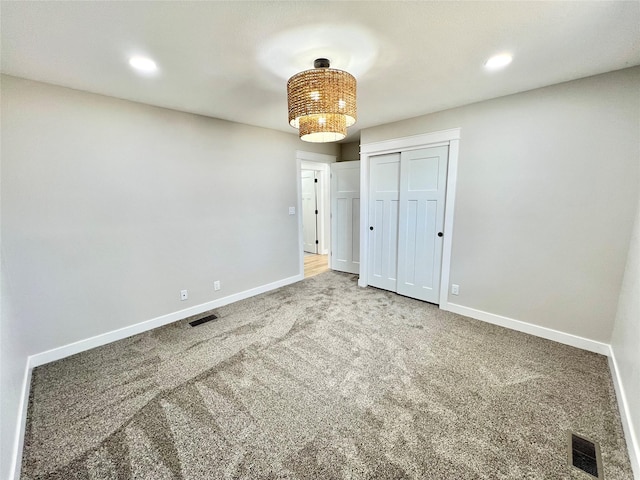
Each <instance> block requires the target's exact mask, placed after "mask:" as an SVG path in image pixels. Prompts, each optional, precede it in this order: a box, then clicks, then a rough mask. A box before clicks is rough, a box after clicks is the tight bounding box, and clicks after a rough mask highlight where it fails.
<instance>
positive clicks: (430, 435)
mask: <svg viewBox="0 0 640 480" xmlns="http://www.w3.org/2000/svg"><path fill="white" fill-rule="evenodd" d="M216 313H217V314H218V315H219V316H220V319H219V320H217V321H216V322H213V323H206V324H203V325H201V326H199V327H195V328H192V327H190V326H189V325H188V324H187V320H185V321H180V322H177V323H174V324H171V325H168V326H166V327H162V328H159V329H156V330H153V331H151V332H147V333H144V334H140V335H136V336H134V337H131V338H128V339H125V340H121V341H119V342H115V343H113V344H110V345H107V346H104V347H100V348H96V349H94V350H91V351H88V352H84V353H81V354H78V355H75V356H73V357H69V358H67V359H64V360H61V361H58V362H54V363H51V364H48V365H45V366H43V367H39V368H37V369H35V370H34V372H33V381H32V386H31V398H30V405H29V413H28V424H27V433H26V442H25V449H24V457H23V475H22V478H24V479H36V478H38V479H64V480H70V479H129V478H136V479H225V478H226V479H524V478H526V479H587V478H591V477H589V476H587V475H586V474H584V473H582V472H579V471H577V470H574V469H572V468H570V467H569V466H568V462H567V457H568V455H567V433H566V432H567V430H573V431H576V432H578V433H581V434H583V435H585V436H587V437H590V438H592V439H593V440H596V441H598V442H600V443H601V449H602V456H603V461H604V469H605V478H607V479H610V480H625V479H631V478H632V476H631V470H630V465H629V459H628V457H627V453H626V447H625V443H624V438H623V436H622V430H621V424H620V419H619V416H618V413H617V411H616V407H615V396H614V390H613V387H612V383H611V378H610V374H609V371H608V366H607V359H606V358H605V357H603V356H601V355H597V354H593V353H589V352H585V351H581V350H578V349H575V348H572V347H568V346H565V345H560V344H557V343H554V342H551V341H547V340H542V339H539V338H536V337H532V336H529V335H526V334H523V333H518V332H514V331H510V330H506V329H503V328H500V327H496V326H493V325H489V324H486V323H482V322H479V321H475V320H471V319H468V318H465V317H461V316H459V315H455V314H451V313H447V312H443V311H440V310H439V309H438V308H437V307H435V306H433V305H430V304H426V303H422V302H419V301H415V300H412V299H408V298H405V297H401V296H398V295H395V294H392V293H389V292H384V291H380V290H376V289H373V288H367V289H362V288H359V287H357V285H356V277H354V276H351V275H347V274H339V273H335V272H327V273H324V274H321V275H318V276H316V277H313V278H310V279H307V280H304V281H303V282H299V283H297V284H295V285H291V286H288V287H284V288H281V289H278V290H275V291H273V292H270V293H267V294H263V295H260V296H258V297H254V298H251V299H248V300H244V301H241V302H238V303H235V304H233V305H229V306H227V307H224V308H220V309H218V310H217V311H216ZM190 320H193V319H190Z"/></svg>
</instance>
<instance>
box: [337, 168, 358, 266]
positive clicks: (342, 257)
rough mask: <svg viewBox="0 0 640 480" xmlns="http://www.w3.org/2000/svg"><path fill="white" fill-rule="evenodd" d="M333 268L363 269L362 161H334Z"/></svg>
mask: <svg viewBox="0 0 640 480" xmlns="http://www.w3.org/2000/svg"><path fill="white" fill-rule="evenodd" d="M331 268H332V269H333V270H339V271H341V272H349V273H360V162H359V161H357V162H340V163H332V164H331Z"/></svg>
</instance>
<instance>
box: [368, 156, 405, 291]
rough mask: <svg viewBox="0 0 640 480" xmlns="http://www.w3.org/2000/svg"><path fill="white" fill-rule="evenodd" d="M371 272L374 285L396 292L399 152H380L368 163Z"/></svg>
mask: <svg viewBox="0 0 640 480" xmlns="http://www.w3.org/2000/svg"><path fill="white" fill-rule="evenodd" d="M369 177H370V192H369V255H368V256H369V265H368V269H369V274H368V277H369V278H368V279H367V281H368V283H369V285H372V286H374V287H378V288H383V289H385V290H391V291H393V292H395V291H396V278H397V255H398V246H397V243H398V202H399V198H400V154H399V153H392V154H388V155H377V156H374V157H371V159H370V164H369Z"/></svg>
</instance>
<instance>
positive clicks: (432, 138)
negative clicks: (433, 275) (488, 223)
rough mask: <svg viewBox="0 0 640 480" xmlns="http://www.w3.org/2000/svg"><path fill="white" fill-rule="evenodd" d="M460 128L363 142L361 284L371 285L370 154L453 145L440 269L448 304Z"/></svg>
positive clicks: (442, 292) (444, 299)
mask: <svg viewBox="0 0 640 480" xmlns="http://www.w3.org/2000/svg"><path fill="white" fill-rule="evenodd" d="M460 132H461V129H460V128H451V129H448V130H439V131H436V132H431V133H424V134H421V135H412V136H409V137H399V138H393V139H389V140H382V141H379V142H371V143H365V144H362V145H360V277H359V278H358V285H359V286H361V287H366V286H367V285H368V282H367V278H368V274H369V272H368V268H369V265H368V257H369V233H368V230H367V228H368V222H367V221H362V219H368V218H369V194H368V192H369V187H370V185H369V182H370V176H369V157H372V156H374V155H383V154H385V153H397V152H402V151H408V150H417V149H420V148H428V147H437V146H441V145H448V146H449V168H448V170H447V191H446V195H445V209H444V232H445V236H444V242H443V245H442V270H441V272H440V307H441V308H443V307H446V305H447V299H448V294H449V278H450V274H451V246H452V245H453V220H454V216H453V213H454V210H455V198H456V183H457V180H458V153H459V143H460Z"/></svg>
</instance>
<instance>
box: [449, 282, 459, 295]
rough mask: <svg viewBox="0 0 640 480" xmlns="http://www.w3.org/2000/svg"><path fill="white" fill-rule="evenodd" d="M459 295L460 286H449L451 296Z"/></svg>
mask: <svg viewBox="0 0 640 480" xmlns="http://www.w3.org/2000/svg"><path fill="white" fill-rule="evenodd" d="M459 293H460V285H456V284H455V283H454V284H452V285H451V295H458V294H459Z"/></svg>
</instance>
